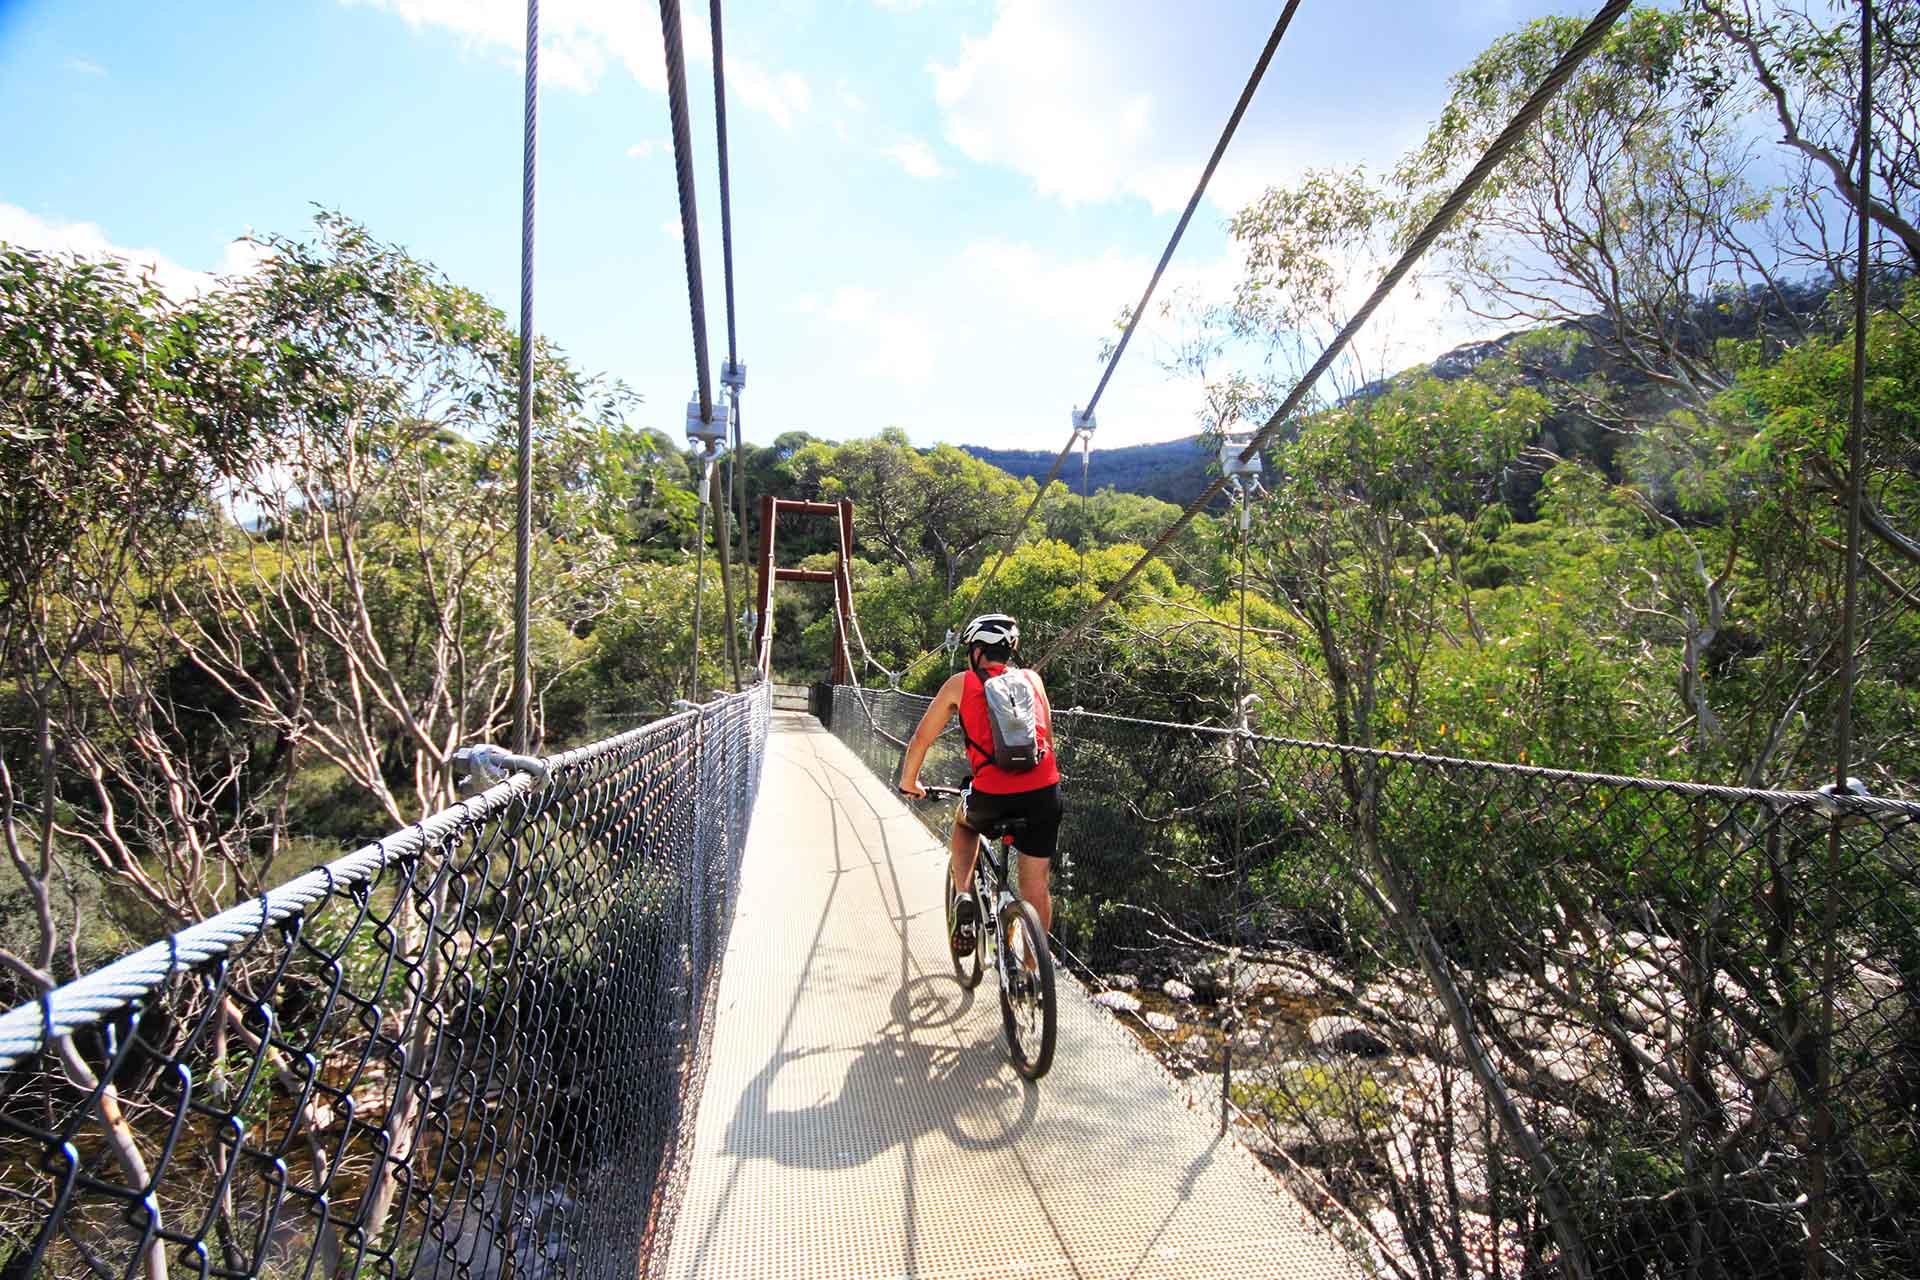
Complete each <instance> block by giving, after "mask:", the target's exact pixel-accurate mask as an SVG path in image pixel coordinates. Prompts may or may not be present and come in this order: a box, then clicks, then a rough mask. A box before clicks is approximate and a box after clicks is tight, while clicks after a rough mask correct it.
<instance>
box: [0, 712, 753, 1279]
mask: <svg viewBox="0 0 1920 1280" xmlns="http://www.w3.org/2000/svg"><path fill="white" fill-rule="evenodd" d="M767 694H768V690H767V687H766V686H765V685H764V684H763V685H760V686H758V687H757V688H755V689H753V690H750V691H749V692H747V693H743V694H737V695H734V696H731V697H727V698H723V699H720V700H717V701H715V702H712V703H709V704H707V705H706V706H704V707H701V708H699V709H697V710H689V711H686V712H683V713H681V714H679V715H675V716H670V717H668V718H666V719H664V720H660V721H657V722H655V723H653V724H650V725H647V726H646V727H644V728H640V729H636V730H633V731H632V732H629V733H625V734H622V735H620V736H618V737H614V738H610V739H608V740H606V741H604V742H600V743H596V744H594V745H592V746H589V747H584V748H582V749H580V750H577V751H571V752H568V753H566V754H564V755H560V756H555V757H552V758H550V759H549V760H548V761H547V762H546V763H547V764H548V765H549V766H550V769H551V773H550V776H549V778H548V780H547V781H545V782H544V783H539V782H536V781H535V780H534V778H533V777H532V776H531V775H526V774H522V775H519V776H517V777H515V778H514V779H512V780H511V781H508V782H504V783H501V784H500V785H498V786H495V787H493V788H492V789H490V790H488V791H486V792H485V793H484V794H482V795H480V796H477V797H475V798H473V799H470V800H467V801H465V802H463V803H460V804H457V805H455V806H454V807H452V808H450V809H448V810H446V811H444V812H442V813H439V814H436V815H435V816H433V817H431V818H428V819H426V820H425V821H423V822H421V823H419V824H418V825H416V826H413V827H410V828H407V829H406V830H404V831H401V832H398V833H396V834H395V835H393V836H390V837H388V838H387V839H385V840H382V841H380V842H379V843H377V844H374V845H371V846H369V847H367V848H365V849H362V850H360V851H359V852H357V853H354V854H351V855H349V856H347V857H345V858H342V859H340V860H339V861H336V862H334V863H331V864H329V865H328V866H326V867H323V868H320V869H318V870H315V871H312V872H310V873H308V874H306V875H304V876H301V877H299V878H298V879H296V880H294V881H292V882H290V883H288V884H286V885H284V886H282V887H281V888H279V889H277V890H275V891H273V892H272V893H269V894H267V895H266V896H265V897H264V898H262V899H259V900H257V901H254V902H249V903H246V904H244V905H242V906H240V907H236V908H234V909H233V910H231V911H228V912H226V913H224V914H223V915H220V916H217V917H214V918H213V919H211V920H208V921H205V922H203V923H202V924H199V925H196V926H194V927H192V928H189V929H187V930H184V931H183V932H181V933H178V934H176V935H174V936H173V937H172V938H169V939H167V940H166V941H165V942H162V943H158V944H156V945H154V946H151V947H148V948H146V949H145V950H143V951H140V952H137V953H135V954H133V955H131V956H129V957H127V958H126V959H124V960H122V961H119V962H117V963H115V964H113V965H110V966H108V967H107V968H104V969H102V970H99V971H97V972H95V973H93V974H91V975H89V976H87V977H85V978H83V979H81V980H79V981H77V982H74V983H72V984H70V985H68V986H66V987H63V988H60V989H58V990H56V991H54V992H52V993H50V994H49V995H48V996H47V997H45V998H44V999H43V1000H41V1001H39V1002H37V1003H34V1004H31V1005H27V1006H23V1007H22V1008H19V1009H16V1010H14V1011H13V1012H11V1013H9V1014H6V1015H5V1016H4V1017H0V1276H4V1277H6V1280H26V1278H27V1277H50V1278H51V1277H59V1278H60V1280H68V1278H70V1277H92V1276H99V1277H108V1276H112V1277H141V1278H142V1280H158V1278H159V1277H162V1276H182V1275H187V1276H196V1277H198V1276H219V1277H264V1276H274V1277H280V1276H287V1277H292V1276H301V1277H314V1278H318V1277H344V1276H417V1277H423V1278H431V1280H451V1278H453V1277H462V1278H465V1280H482V1278H485V1280H493V1278H495V1277H500V1278H504V1277H508V1276H511V1277H514V1280H535V1278H546V1277H560V1276H566V1277H588V1276H608V1277H613V1276H618V1277H631V1276H633V1275H635V1274H636V1272H637V1270H638V1269H639V1268H640V1267H641V1266H642V1265H643V1263H644V1260H645V1259H646V1258H647V1257H648V1256H649V1255H650V1254H652V1253H654V1252H655V1251H657V1248H658V1245H659V1244H660V1242H661V1239H662V1237H663V1235H664V1232H665V1229H666V1227H667V1225H668V1223H669V1222H670V1220H671V1216H672V1211H673V1208H674V1203H675V1199H676V1193H675V1188H674V1179H673V1176H672V1171H673V1170H674V1168H675V1154H676V1151H677V1149H678V1147H679V1145H680V1143H681V1142H682V1141H683V1140H684V1139H685V1138H687V1137H688V1136H689V1135H690V1128H689V1126H690V1122H691V1116H692V1108H693V1105H694V1103H695V1101H696V1100H697V1097H698V1092H699V1084H700V1074H701V1071H702V1067H703V1064H704V1053H705V1046H706V1045H707V1044H708V1043H709V1037H708V1034H707V1032H708V1026H709V1021H710V1019H711V1016H712V1009H711V996H712V991H713V984H714V979H715V977H716V973H717V968H718V963H719V958H720V956H721V954H722V952H723V950H724V946H725V940H726V933H727V928H728V925H729V923H730V921H731V920H732V916H733V904H734V901H735V889H736V885H737V880H738V872H739V865H740V856H741V853H742V850H743V848H744V842H745V835H746V830H747V824H748V821H749V819H750V817H751V813H752V808H753V801H754V797H755V794H756V792H757V790H758V786H759V778H760V768H761V762H762V758H763V755H764V749H765V742H766V734H767V729H768V723H769V702H768V697H767Z"/></svg>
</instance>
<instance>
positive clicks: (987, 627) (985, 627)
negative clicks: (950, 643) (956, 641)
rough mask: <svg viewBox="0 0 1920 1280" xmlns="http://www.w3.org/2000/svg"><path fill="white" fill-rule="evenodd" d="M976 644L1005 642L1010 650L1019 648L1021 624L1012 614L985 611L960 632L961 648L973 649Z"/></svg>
mask: <svg viewBox="0 0 1920 1280" xmlns="http://www.w3.org/2000/svg"><path fill="white" fill-rule="evenodd" d="M976 644H1004V645H1006V646H1007V648H1008V650H1010V651H1012V650H1018V649H1019V648H1020V624H1019V623H1017V622H1015V621H1014V620H1013V617H1012V615H1010V614H1005V613H983V614H981V615H980V616H979V617H977V618H975V619H974V620H973V621H972V622H969V623H968V624H967V629H966V630H965V631H962V632H961V633H960V647H961V648H963V649H971V648H972V647H973V646H974V645H976Z"/></svg>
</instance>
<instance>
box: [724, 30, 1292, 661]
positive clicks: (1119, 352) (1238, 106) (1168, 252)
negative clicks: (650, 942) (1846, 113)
mask: <svg viewBox="0 0 1920 1280" xmlns="http://www.w3.org/2000/svg"><path fill="white" fill-rule="evenodd" d="M716 3H717V0H716ZM1299 7H1300V0H1287V7H1286V8H1285V9H1282V10H1281V11H1280V17H1279V19H1278V20H1277V21H1275V22H1274V24H1273V33H1272V34H1271V35H1269V36H1268V37H1267V43H1266V47H1265V48H1263V49H1261V50H1260V58H1259V60H1258V61H1257V62H1255V63H1254V64H1253V73H1252V74H1251V75H1249V76H1248V77H1247V83H1246V87H1245V88H1243V89H1241V90H1240V100H1239V101H1238V102H1235V103H1234V104H1233V114H1232V115H1230V116H1228V117H1227V123H1226V127H1225V128H1223V129H1222V130H1221V131H1220V137H1219V140H1218V141H1216V142H1215V143H1214V144H1213V154H1212V155H1210V156H1208V157H1207V164H1206V167H1205V168H1204V169H1202V170H1201V171H1200V181H1198V182H1197V183H1195V184H1194V188H1193V194H1192V195H1191V196H1188V197H1187V207H1186V208H1185V209H1184V210H1182V211H1181V214H1180V221H1178V222H1177V223H1175V224H1174V227H1173V234H1172V235H1171V236H1169V237H1168V238H1167V247H1166V248H1165V249H1162V250H1161V251H1160V261H1159V262H1158V263H1157V264H1155V266H1154V268H1153V275H1152V276H1150V277H1149V278H1148V280H1147V287H1146V288H1145V289H1143V290H1141V291H1140V301H1139V302H1137V303H1135V304H1134V308H1133V312H1132V314H1131V315H1129V316H1128V317H1127V327H1126V328H1125V329H1123V330H1121V333H1120V341H1119V342H1118V343H1116V344H1115V345H1114V348H1113V351H1112V353H1111V354H1110V355H1108V357H1107V363H1106V366H1105V367H1104V368H1103V369H1101V371H1100V381H1099V383H1098V384H1097V385H1095V387H1094V388H1093V395H1091V396H1090V397H1088V399H1087V406H1086V408H1085V409H1083V410H1081V411H1080V412H1081V413H1083V414H1084V415H1085V416H1086V420H1087V421H1088V422H1091V421H1093V411H1094V408H1095V406H1097V405H1098V404H1099V403H1100V397H1101V396H1102V395H1103V394H1105V392H1106V389H1107V383H1108V381H1109V380H1110V379H1112V377H1113V371H1114V370H1115V369H1117V368H1119V366H1120V358H1121V357H1122V356H1124V355H1126V353H1127V345H1128V344H1129V343H1131V342H1132V341H1133V333H1134V330H1136V329H1138V328H1139V327H1140V318H1141V317H1142V316H1144V315H1146V314H1147V305H1148V304H1149V303H1150V302H1152V300H1153V295H1154V291H1155V290H1156V289H1158V288H1159V287H1160V277H1161V276H1163V275H1165V274H1166V271H1167V264H1168V263H1170V262H1172V261H1173V254H1174V251H1175V250H1176V249H1178V248H1179V247H1180V240H1181V237H1183V236H1185V235H1186V233H1187V224H1188V223H1190V222H1192V221H1193V214H1194V211H1195V210H1196V209H1198V208H1199V207H1200V200H1201V197H1202V196H1204V195H1205V194H1206V192H1207V184H1208V183H1209V182H1211V181H1212V180H1213V171H1214V170H1215V169H1218V168H1219V167H1220V158H1221V157H1222V156H1224V155H1226V153H1227V144H1228V143H1230V142H1232V141H1233V135H1234V131H1235V130H1237V129H1238V128H1239V127H1240V119H1241V117H1242V116H1244V115H1246V113H1247V105H1248V104H1249V103H1251V102H1252V101H1253V95H1254V91H1255V90H1256V89H1258V88H1259V87H1260V81H1261V79H1262V78H1263V77H1264V76H1265V75H1266V74H1267V66H1268V64H1269V63H1271V62H1272V61H1273V54H1274V51H1275V50H1276V49H1278V48H1279V47H1280V41H1281V39H1282V38H1283V37H1285V35H1286V34H1287V27H1288V26H1289V25H1290V24H1291V23H1292V22H1293V12H1294V10H1295V9H1298V8H1299ZM1080 434H1081V433H1080V431H1079V429H1078V428H1076V429H1075V431H1074V433H1073V434H1072V435H1071V436H1069V437H1067V442H1066V444H1064V445H1062V446H1061V448H1060V452H1059V454H1057V455H1056V456H1055V457H1054V460H1053V465H1052V466H1051V467H1048V468H1047V477H1046V479H1044V480H1042V481H1041V482H1040V487H1039V488H1038V489H1036V490H1034V494H1033V498H1032V500H1031V501H1030V502H1028V503H1027V509H1026V511H1025V512H1024V513H1022V514H1021V516H1020V520H1019V522H1018V523H1017V524H1015V525H1014V528H1013V532H1012V533H1009V534H1008V535H1007V540H1006V542H1005V544H1004V545H1002V546H1001V548H1000V554H999V556H998V557H997V558H996V559H995V560H994V562H993V567H992V568H991V569H989V570H988V571H987V576H986V577H985V578H984V579H982V582H981V585H980V587H979V588H977V589H976V590H975V591H974V593H973V603H974V604H978V603H979V602H980V598H981V597H982V596H984V595H985V594H986V593H987V592H988V591H989V590H990V589H991V588H992V586H993V583H994V580H995V579H996V578H997V577H999V575H1000V566H1002V565H1004V564H1005V563H1006V562H1007V557H1008V556H1010V555H1012V554H1013V547H1014V544H1015V543H1016V542H1018V541H1019V540H1020V535H1021V534H1022V533H1024V532H1026V528H1027V525H1028V524H1030V523H1032V521H1033V514H1034V512H1036V511H1038V510H1039V509H1040V503H1041V501H1042V500H1043V499H1044V498H1045V497H1046V494H1047V489H1048V487H1049V486H1050V485H1052V484H1053V482H1054V481H1055V480H1057V479H1059V478H1060V469H1061V468H1062V467H1064V466H1065V465H1066V462H1067V456H1068V455H1069V454H1071V453H1072V452H1073V446H1074V443H1075V441H1077V440H1079V439H1080ZM931 652H932V651H931V650H929V653H931ZM927 656H928V655H927V654H922V655H921V658H919V659H915V660H914V663H913V665H914V666H918V665H919V664H920V661H921V660H922V659H924V658H925V657H927ZM909 669H911V668H909Z"/></svg>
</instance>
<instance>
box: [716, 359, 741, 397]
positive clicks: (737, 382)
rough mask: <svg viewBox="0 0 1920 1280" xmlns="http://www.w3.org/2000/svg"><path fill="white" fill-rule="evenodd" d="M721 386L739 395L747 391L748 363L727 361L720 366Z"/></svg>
mask: <svg viewBox="0 0 1920 1280" xmlns="http://www.w3.org/2000/svg"><path fill="white" fill-rule="evenodd" d="M720 385H721V386H723V387H725V388H726V389H727V390H729V391H731V392H733V394H734V395H736V396H737V395H739V394H740V393H741V392H742V391H745V390H746V389H747V362H746V361H744V360H727V361H723V362H722V363H721V365H720Z"/></svg>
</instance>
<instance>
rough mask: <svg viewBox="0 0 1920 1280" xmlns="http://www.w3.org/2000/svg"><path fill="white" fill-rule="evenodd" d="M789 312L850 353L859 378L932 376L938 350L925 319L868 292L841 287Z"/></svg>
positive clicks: (914, 381)
mask: <svg viewBox="0 0 1920 1280" xmlns="http://www.w3.org/2000/svg"><path fill="white" fill-rule="evenodd" d="M794 309H795V310H797V311H799V312H801V313H802V314H805V315H810V316H812V317H813V318H814V319H815V320H817V321H819V322H821V323H820V325H819V326H818V328H819V329H820V331H822V332H824V334H825V335H826V337H827V340H828V341H829V342H830V344H831V345H832V346H833V348H834V349H835V350H836V351H838V352H840V353H841V354H842V355H849V354H851V355H852V364H853V368H854V372H856V373H858V374H859V375H860V376H861V377H863V378H873V379H885V380H888V381H892V382H897V383H901V384H903V385H906V386H919V385H922V384H924V383H925V382H926V381H927V379H928V378H929V377H930V376H931V375H932V373H933V370H934V365H935V364H936V362H937V350H938V348H937V346H936V344H935V342H934V337H933V334H932V333H931V331H930V330H929V329H928V327H927V325H926V323H925V321H924V320H923V319H922V318H921V317H920V316H919V315H916V314H915V313H914V312H913V311H911V310H908V309H906V308H902V307H897V306H894V305H892V304H891V303H889V302H888V301H887V300H886V299H884V298H882V297H881V296H880V295H879V294H878V293H876V292H875V291H874V290H872V289H867V288H862V287H861V286H858V285H844V286H842V287H841V288H838V289H836V290H834V291H833V294H832V296H831V297H829V298H828V299H827V300H826V301H825V302H821V301H820V300H819V299H817V298H814V297H807V298H803V299H801V300H800V301H799V302H797V303H796V304H795V308H794ZM853 353H857V354H853ZM876 429H877V428H876Z"/></svg>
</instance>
